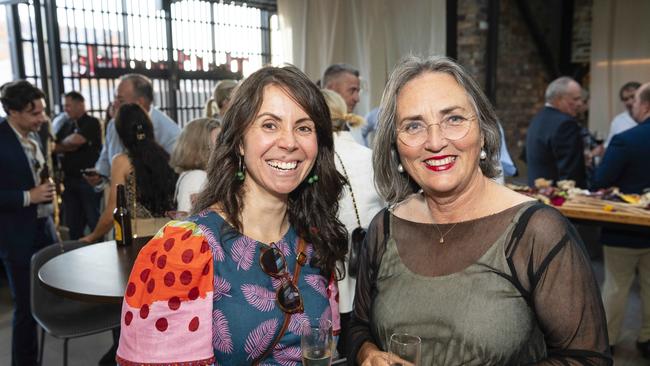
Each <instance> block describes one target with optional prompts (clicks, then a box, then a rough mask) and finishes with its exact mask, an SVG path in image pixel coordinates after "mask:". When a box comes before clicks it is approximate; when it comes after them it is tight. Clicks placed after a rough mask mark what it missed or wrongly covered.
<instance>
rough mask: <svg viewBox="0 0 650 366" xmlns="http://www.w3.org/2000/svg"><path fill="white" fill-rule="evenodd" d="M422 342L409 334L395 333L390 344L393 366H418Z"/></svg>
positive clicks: (390, 358) (389, 351)
mask: <svg viewBox="0 0 650 366" xmlns="http://www.w3.org/2000/svg"><path fill="white" fill-rule="evenodd" d="M421 347H422V340H421V339H420V337H418V336H415V335H412V334H407V333H394V334H393V335H391V336H390V342H389V344H388V353H389V360H388V363H389V364H390V365H391V366H407V365H408V366H418V365H419V364H420V352H421Z"/></svg>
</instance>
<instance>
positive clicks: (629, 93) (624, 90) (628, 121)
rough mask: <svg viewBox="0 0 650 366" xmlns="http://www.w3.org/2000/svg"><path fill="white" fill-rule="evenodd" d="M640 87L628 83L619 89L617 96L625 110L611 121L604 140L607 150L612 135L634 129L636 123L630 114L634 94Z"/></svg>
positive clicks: (636, 83) (638, 84) (633, 83)
mask: <svg viewBox="0 0 650 366" xmlns="http://www.w3.org/2000/svg"><path fill="white" fill-rule="evenodd" d="M640 86H641V84H640V83H638V82H636V81H630V82H627V83H625V85H623V87H621V90H620V91H619V96H620V98H621V102H623V104H624V105H625V110H624V111H623V112H622V113H620V114H619V115H617V116H616V117H614V119H613V120H612V124H611V125H610V127H609V135H608V136H607V140H605V148H607V146H608V145H609V142H610V141H611V140H612V137H614V135H616V134H619V133H621V132H623V131H625V130H628V129H630V128H632V127H636V125H637V123H636V122H635V121H634V119H633V118H632V116H631V113H632V105H633V104H634V94H635V93H636V91H637V89H639V87H640Z"/></svg>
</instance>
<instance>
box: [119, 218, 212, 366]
mask: <svg viewBox="0 0 650 366" xmlns="http://www.w3.org/2000/svg"><path fill="white" fill-rule="evenodd" d="M212 263H213V262H212V251H211V250H210V247H209V245H208V242H207V241H206V239H205V237H204V235H203V232H202V231H201V229H200V228H199V227H198V226H197V225H196V224H195V223H193V222H184V221H172V222H170V223H169V224H167V225H166V226H165V227H164V228H163V229H161V230H160V231H159V232H158V234H157V235H156V236H155V237H154V238H153V239H151V241H149V243H147V244H146V245H145V246H144V247H143V248H142V250H141V251H140V254H138V258H137V259H136V261H135V264H134V266H133V269H132V271H131V275H130V277H129V281H128V284H127V287H126V293H125V295H124V302H123V305H122V329H121V334H120V344H119V348H118V350H117V361H118V363H119V364H120V365H124V366H132V365H171V364H173V365H188V366H189V365H212V364H213V363H214V356H213V349H212V343H211V340H212V293H213V275H212V269H213V268H212Z"/></svg>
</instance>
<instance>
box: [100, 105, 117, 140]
mask: <svg viewBox="0 0 650 366" xmlns="http://www.w3.org/2000/svg"><path fill="white" fill-rule="evenodd" d="M113 118H115V108H114V107H113V102H109V103H108V105H107V106H106V109H105V110H104V119H103V120H102V129H103V131H104V138H106V130H107V129H106V126H108V122H110V121H111V120H112V119H113Z"/></svg>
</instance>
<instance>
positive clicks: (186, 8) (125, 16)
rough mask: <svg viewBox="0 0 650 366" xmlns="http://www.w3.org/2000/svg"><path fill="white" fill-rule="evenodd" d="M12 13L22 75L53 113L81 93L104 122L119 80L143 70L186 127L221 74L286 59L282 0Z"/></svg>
mask: <svg viewBox="0 0 650 366" xmlns="http://www.w3.org/2000/svg"><path fill="white" fill-rule="evenodd" d="M10 12H11V13H10V16H9V18H10V22H9V27H10V35H9V36H10V38H11V39H12V40H13V43H14V47H12V55H13V58H12V59H13V63H14V70H16V72H17V74H18V75H17V77H19V78H25V79H27V80H29V81H31V82H33V83H35V84H36V85H37V86H39V87H41V88H43V89H44V90H45V91H46V92H47V94H48V96H49V99H50V100H49V102H50V104H51V105H53V106H54V108H53V109H54V110H55V112H60V111H61V95H62V94H63V93H65V92H69V91H72V90H76V91H79V92H81V93H82V94H83V95H84V96H85V97H86V103H87V107H88V109H89V111H90V113H92V114H94V115H96V116H97V117H101V118H104V117H105V110H106V107H107V106H108V104H109V102H110V101H112V99H113V93H114V90H115V86H116V84H117V80H118V78H119V77H120V76H122V75H124V74H127V73H140V74H143V75H145V76H148V77H149V78H150V79H151V80H152V82H153V86H154V105H156V107H158V108H159V109H161V110H163V111H165V112H166V113H167V114H169V115H170V117H172V118H173V119H174V120H176V121H177V122H178V123H179V124H180V125H181V126H183V125H184V124H185V123H187V122H189V121H190V120H192V119H194V118H198V117H201V115H202V113H203V106H204V104H205V101H206V100H207V99H208V98H209V97H210V94H211V91H212V89H213V87H214V85H215V84H216V82H217V81H218V80H221V79H240V78H241V77H243V76H246V75H248V74H250V73H251V72H253V71H255V70H256V69H258V68H259V67H261V66H263V65H265V64H269V63H271V61H272V57H273V58H276V57H280V56H279V52H271V41H272V36H274V35H275V34H277V15H276V14H275V13H276V8H275V0H257V1H249V2H246V3H244V2H241V1H235V2H231V3H223V2H219V1H214V0H213V1H208V0H201V1H200V0H182V1H171V0H138V1H132V0H93V1H83V0H44V1H40V0H30V1H25V2H24V3H20V4H16V5H12V6H11V10H10ZM43 75H46V77H43Z"/></svg>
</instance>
